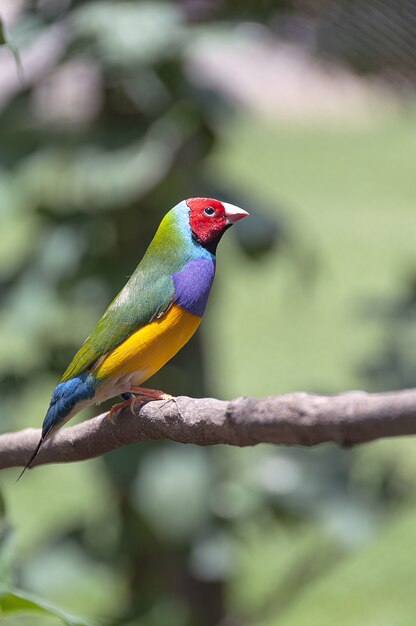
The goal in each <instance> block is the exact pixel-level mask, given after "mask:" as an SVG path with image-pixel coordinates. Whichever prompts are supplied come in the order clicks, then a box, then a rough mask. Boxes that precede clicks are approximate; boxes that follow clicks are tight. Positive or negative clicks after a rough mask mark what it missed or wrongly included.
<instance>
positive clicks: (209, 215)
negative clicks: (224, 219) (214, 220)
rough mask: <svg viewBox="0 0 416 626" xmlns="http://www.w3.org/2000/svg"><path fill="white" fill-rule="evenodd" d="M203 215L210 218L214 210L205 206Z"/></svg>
mask: <svg viewBox="0 0 416 626" xmlns="http://www.w3.org/2000/svg"><path fill="white" fill-rule="evenodd" d="M204 213H205V215H208V217H212V216H213V215H215V209H213V208H212V206H207V207H205V209H204Z"/></svg>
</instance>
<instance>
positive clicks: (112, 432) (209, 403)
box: [0, 389, 416, 469]
mask: <svg viewBox="0 0 416 626" xmlns="http://www.w3.org/2000/svg"><path fill="white" fill-rule="evenodd" d="M415 434H416V389H410V390H405V391H397V392H391V393H377V394H368V393H364V392H363V391H351V392H347V393H341V394H339V395H334V396H319V395H313V394H308V393H303V392H298V393H291V394H286V395H282V396H268V397H265V398H246V397H244V398H237V399H236V400H232V401H230V402H228V401H224V400H216V399H214V398H201V399H192V398H187V397H185V396H182V397H179V398H177V399H176V400H174V401H170V402H150V403H148V404H146V405H145V406H143V407H142V409H141V410H140V413H139V415H137V416H134V415H132V414H131V412H130V410H129V409H124V410H123V411H122V412H121V413H120V414H119V415H118V416H117V418H116V421H115V423H114V424H112V423H111V422H110V420H109V419H108V413H103V414H102V415H99V416H98V417H95V418H93V419H91V420H89V421H85V422H82V423H81V424H77V425H76V426H72V427H70V428H65V429H64V430H62V431H60V432H58V433H57V435H56V436H55V437H53V438H52V439H51V440H50V441H48V442H47V443H46V444H45V446H44V447H43V449H42V450H41V451H40V453H39V455H38V456H37V458H36V460H35V462H34V464H33V465H42V464H44V463H69V462H73V461H83V460H85V459H90V458H93V457H96V456H99V455H101V454H104V453H105V452H108V451H109V450H113V449H114V448H119V447H121V446H126V445H128V444H131V443H136V442H139V441H148V440H156V439H171V440H173V441H178V442H181V443H193V444H198V445H203V446H206V445H214V444H220V443H223V444H229V445H233V446H251V445H254V444H257V443H273V444H286V445H302V446H315V445H318V444H320V443H325V442H328V441H332V442H335V443H337V444H340V445H343V446H352V445H355V444H359V443H365V442H368V441H372V440H374V439H380V438H382V437H397V436H401V435H415ZM39 437H40V430H35V429H27V430H22V431H19V432H15V433H7V434H4V435H1V436H0V469H4V468H7V467H18V466H23V465H25V464H26V463H27V460H28V458H29V457H30V454H31V453H32V451H33V449H34V448H35V446H36V444H37V442H38V440H39Z"/></svg>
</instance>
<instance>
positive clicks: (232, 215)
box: [222, 202, 249, 225]
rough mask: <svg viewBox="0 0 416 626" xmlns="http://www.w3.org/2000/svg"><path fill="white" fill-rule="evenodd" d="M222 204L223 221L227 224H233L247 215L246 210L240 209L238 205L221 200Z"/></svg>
mask: <svg viewBox="0 0 416 626" xmlns="http://www.w3.org/2000/svg"><path fill="white" fill-rule="evenodd" d="M222 204H223V207H224V209H225V223H226V224H227V225H228V224H235V222H238V221H239V220H242V219H243V218H244V217H247V215H249V213H247V211H244V209H240V207H238V206H234V204H228V202H223V203H222Z"/></svg>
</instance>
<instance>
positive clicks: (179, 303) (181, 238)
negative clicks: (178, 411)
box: [21, 198, 248, 475]
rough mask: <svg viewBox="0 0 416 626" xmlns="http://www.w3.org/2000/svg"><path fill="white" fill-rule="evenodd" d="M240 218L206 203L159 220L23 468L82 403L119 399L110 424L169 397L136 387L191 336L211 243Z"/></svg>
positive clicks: (207, 279)
mask: <svg viewBox="0 0 416 626" xmlns="http://www.w3.org/2000/svg"><path fill="white" fill-rule="evenodd" d="M247 215H248V213H247V211H244V210H243V209H240V208H239V207H237V206H234V205H232V204H228V203H227V202H220V201H219V200H215V199H213V198H190V199H189V200H183V201H182V202H180V203H179V204H177V205H176V206H175V207H174V208H173V209H171V210H170V211H169V212H168V213H167V214H166V215H165V217H164V218H163V220H162V222H161V223H160V225H159V228H158V229H157V231H156V234H155V236H154V238H153V240H152V242H151V243H150V245H149V247H148V249H147V250H146V253H145V255H144V256H143V258H142V260H141V262H140V263H139V265H138V267H137V268H136V270H135V271H134V273H133V274H132V276H131V278H130V279H129V281H128V282H127V284H126V285H125V287H124V288H123V289H122V290H121V292H120V293H119V294H118V296H117V297H116V298H115V300H113V302H112V303H111V304H110V306H109V307H108V309H107V310H106V312H105V313H104V315H103V316H102V318H101V319H100V321H99V322H98V324H97V326H96V327H95V328H94V330H93V331H92V333H91V334H90V336H89V337H88V338H87V339H86V341H85V342H84V344H83V345H82V346H81V348H80V350H79V351H78V352H77V353H76V355H75V356H74V358H73V359H72V361H71V363H70V364H69V366H68V368H67V370H66V371H65V373H64V375H63V376H62V378H61V380H60V382H59V383H58V385H57V386H56V388H55V390H54V392H53V394H52V398H51V402H50V405H49V409H48V411H47V413H46V416H45V419H44V421H43V426H42V435H41V438H40V441H39V444H38V445H37V447H36V449H35V451H34V452H33V455H32V456H31V458H30V460H29V462H28V464H27V465H26V467H25V469H26V468H28V467H30V465H31V463H32V462H33V460H34V458H35V457H36V455H37V453H38V452H39V450H40V448H41V446H42V445H43V444H44V442H45V441H46V440H47V439H48V437H50V436H51V435H52V434H53V433H54V432H55V431H56V430H57V429H58V428H60V427H61V426H63V424H65V422H67V421H68V420H69V419H70V418H71V417H73V416H74V415H75V414H76V413H78V412H79V411H80V410H81V409H83V408H84V407H86V406H88V405H90V404H95V403H99V402H103V401H104V400H108V399H109V398H113V397H114V396H118V395H120V396H121V397H122V399H123V400H124V402H122V403H118V404H116V405H115V406H113V408H112V409H111V411H110V418H112V417H114V415H115V414H116V413H117V412H118V411H119V410H121V408H123V407H124V406H127V405H130V407H131V409H132V411H133V412H134V406H135V405H136V404H138V403H139V404H142V403H143V402H148V401H150V400H170V399H172V396H170V395H168V394H165V393H163V392H162V391H157V390H154V389H147V388H144V387H141V386H140V385H141V384H142V383H143V382H144V381H146V380H147V379H148V378H150V377H151V376H153V374H155V373H156V372H157V371H158V370H159V369H160V368H161V367H163V365H165V363H167V361H169V359H171V358H172V357H173V356H174V355H175V354H176V353H177V352H178V350H180V349H181V348H182V347H183V346H184V345H185V344H186V343H187V341H189V339H190V338H191V337H192V335H193V334H194V333H195V331H196V329H197V328H198V326H199V324H200V323H201V320H202V316H203V314H204V311H205V307H206V304H207V300H208V296H209V292H210V290H211V286H212V283H213V280H214V274H215V254H216V249H217V245H218V242H219V241H220V239H221V237H222V235H223V234H224V232H225V231H226V230H227V229H228V228H229V227H230V226H232V224H234V223H235V222H238V221H239V220H241V219H242V218H244V217H246V216H247ZM25 469H24V470H23V472H24V471H25ZM23 472H22V474H23ZM22 474H21V475H22Z"/></svg>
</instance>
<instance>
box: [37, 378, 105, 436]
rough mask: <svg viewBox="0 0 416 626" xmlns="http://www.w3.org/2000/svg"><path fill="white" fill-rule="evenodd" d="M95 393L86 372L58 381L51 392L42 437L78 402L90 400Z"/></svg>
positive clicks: (91, 380)
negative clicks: (61, 381)
mask: <svg viewBox="0 0 416 626" xmlns="http://www.w3.org/2000/svg"><path fill="white" fill-rule="evenodd" d="M94 394H95V384H94V380H93V379H92V377H91V376H89V375H88V374H81V375H80V376H77V377H76V378H71V379H70V380H66V381H65V382H63V383H59V384H58V385H57V386H56V387H55V390H54V392H53V394H52V398H51V403H50V405H49V409H48V412H47V413H46V416H45V419H44V420H43V425H42V437H47V436H48V434H49V433H50V432H51V431H52V429H54V428H55V427H56V426H59V424H61V422H63V421H65V418H66V417H67V416H68V415H69V413H70V412H71V411H72V409H73V408H74V407H75V405H76V404H78V402H83V401H84V400H91V398H93V397H94Z"/></svg>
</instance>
